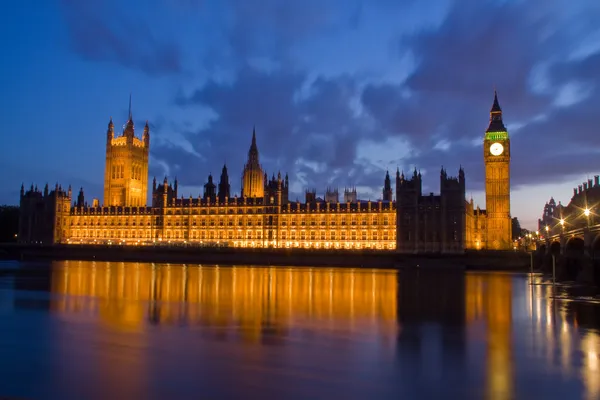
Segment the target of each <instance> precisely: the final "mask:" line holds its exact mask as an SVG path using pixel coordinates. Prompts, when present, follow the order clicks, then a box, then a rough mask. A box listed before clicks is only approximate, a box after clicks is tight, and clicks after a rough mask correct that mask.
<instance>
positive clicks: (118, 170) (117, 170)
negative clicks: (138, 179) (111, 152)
mask: <svg viewBox="0 0 600 400" xmlns="http://www.w3.org/2000/svg"><path fill="white" fill-rule="evenodd" d="M124 176H125V166H124V165H123V164H117V165H113V166H112V172H111V177H112V179H120V178H123V177H124Z"/></svg>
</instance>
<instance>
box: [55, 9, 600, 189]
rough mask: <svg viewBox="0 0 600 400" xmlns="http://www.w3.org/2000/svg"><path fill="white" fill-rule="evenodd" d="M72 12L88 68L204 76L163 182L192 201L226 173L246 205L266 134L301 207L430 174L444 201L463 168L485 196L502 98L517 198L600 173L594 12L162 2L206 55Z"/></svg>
mask: <svg viewBox="0 0 600 400" xmlns="http://www.w3.org/2000/svg"><path fill="white" fill-rule="evenodd" d="M155 1H158V0H155ZM63 3H64V4H69V5H70V7H69V9H66V8H65V15H66V18H67V26H68V28H69V32H70V38H71V40H72V45H73V48H74V49H75V50H76V51H77V53H78V54H80V55H81V56H82V57H84V58H86V59H89V60H98V61H109V62H114V63H120V64H122V65H124V66H126V67H128V68H133V69H139V70H142V71H144V72H145V73H147V74H150V75H162V74H171V73H178V72H181V71H182V70H183V69H184V66H185V68H190V69H193V70H195V71H196V73H197V76H198V75H202V78H201V79H200V78H199V79H200V80H199V81H194V82H192V83H189V82H185V84H184V83H180V85H181V86H180V87H181V89H180V90H179V92H178V93H177V95H176V96H175V99H174V101H173V102H172V103H171V104H170V106H171V107H173V108H176V109H177V113H176V114H178V115H187V116H190V120H194V123H192V124H185V123H182V122H180V121H176V120H175V118H176V117H173V116H168V115H169V114H168V111H165V113H164V114H163V119H164V120H165V121H164V126H162V127H160V128H158V129H156V130H155V131H154V132H155V133H156V134H157V135H158V138H157V140H154V139H153V147H152V155H153V160H156V166H153V167H152V169H151V173H156V174H159V175H161V174H163V173H169V174H170V175H177V176H178V178H179V179H180V181H181V182H182V183H184V184H186V185H190V187H200V186H201V185H202V184H204V182H205V181H206V176H207V175H208V173H209V172H212V173H213V175H215V173H216V172H218V171H219V170H220V168H221V166H222V164H223V163H225V162H226V163H227V165H228V167H229V173H230V180H231V182H232V185H233V187H234V189H235V190H238V191H239V182H240V178H241V177H240V175H241V171H242V167H243V163H244V162H245V159H246V155H247V151H248V146H249V145H250V138H251V133H252V127H253V126H256V131H257V137H258V146H259V150H260V154H261V161H262V162H263V164H264V166H265V168H266V170H267V171H268V172H269V174H271V173H273V172H277V171H279V170H281V171H282V172H289V173H290V179H291V180H292V181H293V182H294V188H295V191H296V195H299V196H300V197H302V193H301V191H302V188H303V187H305V186H308V187H315V188H317V189H318V190H319V191H323V190H324V189H325V187H327V186H339V187H344V186H348V185H357V186H358V187H361V188H371V189H370V190H366V189H362V190H363V194H364V195H365V196H371V195H372V194H373V193H379V192H380V186H381V185H382V182H383V178H384V176H385V169H387V168H390V167H391V169H394V166H396V165H398V166H399V167H400V168H406V169H409V168H413V167H414V166H417V167H419V168H420V169H421V170H422V171H423V173H424V174H425V177H426V178H425V180H426V183H427V182H432V185H434V184H435V186H434V189H433V190H436V189H435V187H436V186H437V181H438V177H437V174H438V171H439V169H440V166H441V165H444V166H445V167H446V168H447V169H448V171H449V172H451V171H455V172H454V173H456V172H457V171H458V168H459V165H462V166H463V167H464V168H465V171H466V174H467V182H468V186H469V188H468V190H469V191H472V190H473V191H477V190H481V189H482V188H483V184H484V176H483V174H484V169H483V150H482V147H481V143H482V141H483V133H484V131H485V129H486V127H487V124H488V118H489V114H488V112H489V109H490V106H491V103H492V96H493V89H494V87H496V88H497V89H498V92H499V96H500V102H501V105H502V106H503V109H504V115H505V122H506V124H507V125H509V126H510V129H511V132H510V133H511V141H512V142H511V143H512V154H513V164H512V168H513V169H512V176H513V179H512V181H513V183H514V185H515V187H520V186H526V185H532V184H538V183H541V182H552V181H553V180H556V179H558V180H560V179H561V176H572V175H573V174H577V173H587V172H589V171H587V170H586V169H589V167H588V166H589V165H593V163H594V157H595V154H596V153H594V150H590V148H592V146H598V144H599V143H598V140H600V139H597V138H596V136H597V135H594V133H592V132H595V127H596V126H597V123H596V122H595V119H596V117H595V111H597V110H594V107H595V106H596V105H597V104H598V103H599V101H600V89H599V85H598V84H599V82H598V74H597V71H598V70H600V53H598V48H597V46H596V47H595V44H594V43H593V42H590V41H589V40H584V39H585V38H586V36H588V35H590V32H592V31H594V30H596V31H597V28H595V25H594V23H593V21H595V20H596V19H595V18H594V16H598V17H599V18H600V12H599V11H598V9H597V8H592V7H593V6H592V7H590V6H589V5H590V4H592V2H581V3H578V4H576V5H575V4H573V5H571V4H570V3H568V2H566V1H563V0H559V1H557V2H549V3H548V2H541V1H531V2H529V1H528V2H524V1H502V2H498V1H488V0H484V1H481V0H461V1H458V0H437V1H436V2H435V4H436V7H434V8H435V9H432V10H428V8H430V7H431V6H429V5H428V6H425V5H424V3H423V2H408V3H406V2H395V1H387V0H386V1H382V2H377V4H375V3H373V4H372V3H371V2H367V1H360V0H353V1H331V2H322V1H318V0H309V1H306V0H304V1H296V0H290V1H284V2H282V1H279V0H247V1H223V2H215V1H208V0H207V1H199V0H198V1H194V0H177V1H174V2H166V1H164V0H162V3H161V4H163V6H164V7H165V8H169V9H172V10H175V11H174V12H176V13H178V14H177V15H178V16H179V18H180V20H181V21H182V22H181V25H185V24H192V25H194V24H198V25H201V26H202V31H201V32H200V31H196V30H193V29H191V28H189V27H188V28H189V30H190V31H193V32H194V33H195V34H198V35H200V33H201V36H198V38H197V40H196V39H194V40H192V42H194V46H196V43H197V47H198V48H197V49H196V48H194V49H193V51H194V53H193V54H182V52H183V51H184V50H187V51H188V52H190V51H191V49H190V47H189V46H188V47H187V48H185V46H184V45H182V47H181V48H180V47H179V46H176V45H174V44H173V43H172V42H169V41H167V40H164V39H162V38H163V37H164V36H163V35H162V34H159V30H157V28H156V27H155V26H154V24H150V23H147V24H145V23H144V19H143V18H140V19H139V20H137V19H136V20H135V21H133V22H131V21H132V19H131V18H127V17H126V16H125V15H116V16H115V17H114V18H110V19H108V18H103V14H102V12H101V11H99V9H98V8H97V7H96V6H94V5H88V4H87V3H81V2H72V3H71V2H67V1H66V0H65V1H64V2H63ZM401 3H402V4H401ZM571 3H572V2H571ZM103 4H105V3H103ZM586 5H587V6H586ZM586 7H587V8H586ZM559 10H568V12H567V11H565V12H558V11H559ZM428 11H431V12H428ZM165 12H166V11H165ZM124 21H126V22H127V23H124ZM211 22H212V24H211ZM578 22H580V23H578ZM194 27H195V25H194ZM182 31H183V32H187V28H186V29H182ZM166 37H169V35H166ZM159 38H160V39H159ZM390 43H391V44H392V45H390ZM572 43H580V44H581V45H580V46H576V47H577V48H574V47H573V46H572ZM188 45H189V43H188ZM184 56H189V57H188V58H186V57H184ZM189 59H195V60H198V59H200V60H201V61H200V63H199V64H198V65H199V66H200V67H198V65H193V64H186V63H185V62H186V61H189ZM323 60H325V61H323ZM357 60H358V61H357ZM323 64H327V65H323ZM375 64H377V65H375ZM197 76H196V77H197ZM206 110H209V111H208V114H209V115H208V116H204V117H202V118H200V117H198V115H199V114H205V113H206ZM153 137H154V136H153ZM532 155H535V156H532ZM166 166H168V168H166ZM295 182H300V183H298V184H296V183H295ZM427 184H429V183H427Z"/></svg>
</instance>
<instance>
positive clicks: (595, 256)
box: [590, 233, 600, 287]
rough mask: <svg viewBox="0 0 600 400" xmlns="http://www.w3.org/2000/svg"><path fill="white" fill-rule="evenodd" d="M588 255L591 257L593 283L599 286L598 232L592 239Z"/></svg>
mask: <svg viewBox="0 0 600 400" xmlns="http://www.w3.org/2000/svg"><path fill="white" fill-rule="evenodd" d="M590 255H591V257H592V265H593V271H594V283H595V284H596V286H598V287H600V233H598V234H597V235H596V237H595V238H594V240H592V245H591V248H590Z"/></svg>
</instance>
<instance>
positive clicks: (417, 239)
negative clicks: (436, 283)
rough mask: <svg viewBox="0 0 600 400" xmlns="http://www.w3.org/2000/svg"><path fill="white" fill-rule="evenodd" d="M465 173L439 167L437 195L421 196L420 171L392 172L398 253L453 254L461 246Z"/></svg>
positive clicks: (463, 239) (463, 243)
mask: <svg viewBox="0 0 600 400" xmlns="http://www.w3.org/2000/svg"><path fill="white" fill-rule="evenodd" d="M465 213H466V205H465V173H464V171H463V169H462V168H461V169H460V170H459V171H458V177H449V176H448V174H447V172H446V170H445V169H443V168H442V171H441V173H440V194H439V195H434V194H433V193H429V195H423V191H422V180H421V173H420V172H417V170H416V169H415V170H414V172H413V175H412V177H411V178H410V179H407V178H406V177H405V176H404V172H403V173H400V172H396V228H397V233H396V235H397V237H398V245H397V250H398V251H400V252H410V253H422V252H427V253H429V252H431V253H457V252H462V251H464V249H465Z"/></svg>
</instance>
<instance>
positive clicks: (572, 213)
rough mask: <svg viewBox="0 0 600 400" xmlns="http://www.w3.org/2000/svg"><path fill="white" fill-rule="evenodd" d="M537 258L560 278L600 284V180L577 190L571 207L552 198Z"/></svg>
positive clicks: (539, 237)
mask: <svg viewBox="0 0 600 400" xmlns="http://www.w3.org/2000/svg"><path fill="white" fill-rule="evenodd" d="M535 237H536V247H537V250H536V260H537V263H536V264H537V265H538V266H539V267H541V268H542V270H543V271H547V272H551V271H552V260H553V259H554V262H555V266H556V275H557V279H559V280H567V281H579V282H586V283H595V284H596V285H598V286H599V287H600V179H599V177H598V176H595V177H594V182H592V180H591V179H589V180H588V181H587V182H584V183H583V185H579V186H578V187H577V188H575V189H574V190H573V197H572V198H571V201H570V202H569V204H568V205H567V206H563V205H562V204H560V202H559V203H558V205H557V204H556V203H555V202H554V199H550V201H549V202H548V203H546V205H545V207H544V213H543V216H542V218H541V219H540V220H539V222H538V231H537V232H536V235H535Z"/></svg>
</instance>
